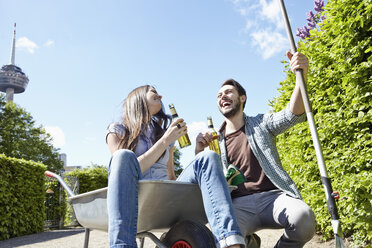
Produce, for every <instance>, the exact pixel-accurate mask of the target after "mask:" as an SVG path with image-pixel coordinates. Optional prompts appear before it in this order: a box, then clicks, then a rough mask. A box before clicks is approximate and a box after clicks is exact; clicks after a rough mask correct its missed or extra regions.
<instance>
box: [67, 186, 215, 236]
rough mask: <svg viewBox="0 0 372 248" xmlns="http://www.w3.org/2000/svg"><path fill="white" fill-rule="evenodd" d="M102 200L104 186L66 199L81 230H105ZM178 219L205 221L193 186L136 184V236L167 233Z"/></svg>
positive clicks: (103, 200)
mask: <svg viewBox="0 0 372 248" xmlns="http://www.w3.org/2000/svg"><path fill="white" fill-rule="evenodd" d="M106 200H107V187H106V188H102V189H98V190H94V191H90V192H87V193H83V194H79V195H75V196H72V197H70V198H69V201H70V203H71V205H72V206H73V209H74V211H75V215H76V219H77V221H78V222H79V223H80V224H81V225H82V226H83V227H85V228H89V229H97V230H102V231H107V230H108V215H107V201H106ZM123 206H125V203H124V204H123ZM182 220H192V221H197V222H200V223H202V224H206V223H207V222H208V221H207V218H206V215H205V212H204V206H203V201H202V196H201V191H200V188H199V186H198V185H197V184H192V183H185V182H178V181H170V180H164V181H155V180H146V181H140V182H139V184H138V222H137V232H138V233H140V232H145V231H150V230H151V231H163V230H168V229H169V228H170V227H172V226H173V225H174V224H176V223H177V222H179V221H182Z"/></svg>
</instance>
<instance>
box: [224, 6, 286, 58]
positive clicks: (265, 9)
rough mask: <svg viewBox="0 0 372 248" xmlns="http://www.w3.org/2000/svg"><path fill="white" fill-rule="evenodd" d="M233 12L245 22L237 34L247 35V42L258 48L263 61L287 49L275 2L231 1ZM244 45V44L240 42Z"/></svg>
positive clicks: (282, 25)
mask: <svg viewBox="0 0 372 248" xmlns="http://www.w3.org/2000/svg"><path fill="white" fill-rule="evenodd" d="M231 2H232V3H233V5H234V8H235V10H236V11H237V12H238V13H239V15H241V16H242V17H243V18H244V20H245V26H244V27H242V29H241V30H242V31H241V32H239V34H240V35H241V36H245V35H247V34H248V35H249V36H248V38H247V41H248V42H249V43H250V44H252V46H254V47H258V51H259V52H260V53H261V55H262V57H263V58H264V59H268V58H270V57H272V56H274V55H276V54H278V53H280V52H282V51H283V50H284V49H285V48H286V47H287V42H286V39H285V36H284V23H283V20H282V17H281V12H280V6H279V4H278V1H277V0H231ZM240 44H242V45H245V43H243V42H240Z"/></svg>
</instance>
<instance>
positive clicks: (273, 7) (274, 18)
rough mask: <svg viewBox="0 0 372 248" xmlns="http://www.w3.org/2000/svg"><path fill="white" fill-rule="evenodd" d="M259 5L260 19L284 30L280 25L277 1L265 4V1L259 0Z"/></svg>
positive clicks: (280, 19) (272, 0) (273, 0)
mask: <svg viewBox="0 0 372 248" xmlns="http://www.w3.org/2000/svg"><path fill="white" fill-rule="evenodd" d="M260 5H261V12H260V15H261V18H262V19H264V20H268V21H271V22H272V23H274V24H275V25H276V27H277V28H280V29H282V28H284V26H283V25H282V23H283V21H282V17H281V13H280V8H279V4H278V1H277V0H271V2H269V3H267V2H266V0H260Z"/></svg>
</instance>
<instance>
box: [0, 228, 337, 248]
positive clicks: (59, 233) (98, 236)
mask: <svg viewBox="0 0 372 248" xmlns="http://www.w3.org/2000/svg"><path fill="white" fill-rule="evenodd" d="M154 234H155V235H156V236H158V237H160V235H161V233H154ZM257 234H258V235H259V236H260V237H261V242H262V243H261V248H269V247H274V245H275V243H276V241H277V240H278V239H279V237H280V236H281V235H282V231H281V230H262V231H259V232H257ZM83 245H84V229H83V228H74V229H64V230H53V231H47V232H42V233H37V234H31V235H27V236H22V237H17V238H12V239H9V240H5V241H0V247H1V248H15V247H17V248H18V247H19V248H82V247H83ZM107 247H108V238H107V233H106V232H102V231H97V230H93V231H91V232H90V239H89V248H107ZM154 247H155V244H154V243H153V242H152V241H151V240H149V239H145V248H154ZM328 247H334V242H333V240H331V241H329V242H321V241H320V236H317V235H316V236H315V237H314V238H313V239H312V240H311V241H310V242H309V243H308V244H306V245H305V248H328Z"/></svg>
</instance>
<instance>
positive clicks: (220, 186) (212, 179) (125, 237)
mask: <svg viewBox="0 0 372 248" xmlns="http://www.w3.org/2000/svg"><path fill="white" fill-rule="evenodd" d="M161 99H162V96H161V95H159V94H158V93H157V91H156V90H155V88H154V87H152V86H149V85H145V86H141V87H138V88H136V89H134V90H133V91H132V92H130V93H129V95H128V97H127V98H126V99H125V101H124V111H123V117H122V123H113V124H111V125H110V126H109V128H108V132H107V136H106V142H107V144H108V147H109V149H110V152H111V154H112V157H111V161H110V166H109V183H108V193H107V208H108V216H109V240H110V247H137V243H136V233H137V209H138V201H137V194H138V181H139V180H143V179H152V180H154V179H159V180H162V179H176V178H175V175H174V170H173V166H174V164H173V145H174V143H175V141H176V140H177V139H178V138H180V137H181V136H182V135H183V134H184V133H185V132H186V131H187V126H186V123H185V122H184V121H183V119H182V118H177V119H175V120H173V122H171V123H170V118H169V116H168V115H166V114H165V113H164V110H163V104H162V102H161ZM168 123H170V124H169V125H168ZM177 180H178V181H183V182H191V183H196V184H199V186H200V189H201V192H202V197H203V203H204V208H205V211H206V215H207V218H208V221H209V224H210V226H211V229H212V233H213V235H214V236H215V239H216V240H217V241H218V243H219V244H218V246H219V247H234V248H235V247H244V239H243V237H242V235H241V232H240V230H239V226H238V224H237V221H236V218H235V215H234V213H233V208H232V203H231V197H230V192H229V189H228V187H227V184H226V179H225V177H224V175H223V172H222V166H221V162H220V160H219V157H218V155H217V154H216V153H214V152H210V151H208V152H201V153H199V154H198V155H197V156H196V157H195V160H194V161H193V162H192V163H191V164H190V165H188V166H187V167H186V168H185V169H184V171H183V172H182V173H181V175H180V176H179V177H178V178H177Z"/></svg>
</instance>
